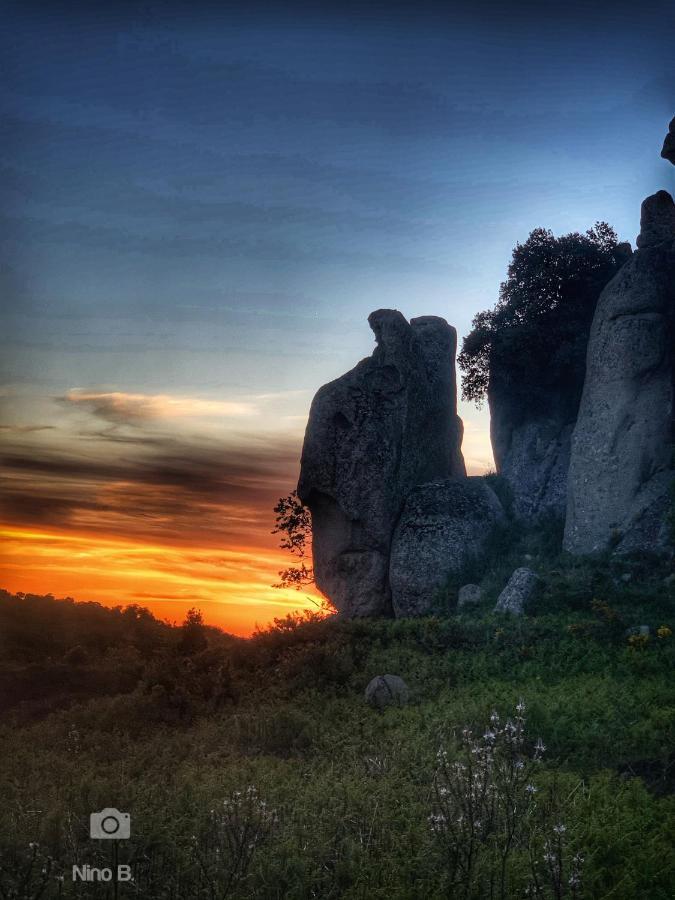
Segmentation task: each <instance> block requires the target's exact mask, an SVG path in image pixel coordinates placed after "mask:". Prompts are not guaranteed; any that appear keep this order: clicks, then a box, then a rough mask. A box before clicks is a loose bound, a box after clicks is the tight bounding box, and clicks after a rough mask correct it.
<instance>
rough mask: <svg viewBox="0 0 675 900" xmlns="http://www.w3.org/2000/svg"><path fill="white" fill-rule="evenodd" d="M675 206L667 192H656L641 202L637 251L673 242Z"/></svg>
mask: <svg viewBox="0 0 675 900" xmlns="http://www.w3.org/2000/svg"><path fill="white" fill-rule="evenodd" d="M674 233H675V204H673V198H672V197H671V196H670V194H669V193H668V191H657V192H656V193H655V194H652V195H651V196H650V197H647V198H646V199H645V200H643V201H642V207H641V209H640V234H639V235H638V237H637V247H638V250H642V249H644V248H645V247H654V246H656V245H657V244H662V243H664V242H670V243H672V241H673V234H674Z"/></svg>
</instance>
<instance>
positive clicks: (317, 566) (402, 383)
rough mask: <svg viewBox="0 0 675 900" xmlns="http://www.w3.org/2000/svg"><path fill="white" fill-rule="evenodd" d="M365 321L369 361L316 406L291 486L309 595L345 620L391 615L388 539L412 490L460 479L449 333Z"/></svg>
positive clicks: (396, 319) (382, 318) (384, 315)
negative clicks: (309, 544) (300, 509)
mask: <svg viewBox="0 0 675 900" xmlns="http://www.w3.org/2000/svg"><path fill="white" fill-rule="evenodd" d="M368 321H369V324H370V326H371V328H372V329H373V331H374V333H375V339H376V342H377V346H376V348H375V350H374V352H373V354H372V356H371V357H369V358H367V359H364V360H362V361H361V362H360V363H359V364H358V365H357V366H356V367H355V368H354V369H352V370H351V371H350V372H347V374H345V375H343V376H342V377H341V378H338V379H337V380H335V381H332V382H330V383H329V384H327V385H324V387H322V388H321V389H320V390H319V391H318V393H317V394H316V396H315V398H314V401H313V403H312V407H311V410H310V415H309V422H308V424H307V430H306V433H305V442H304V446H303V451H302V460H301V472H300V481H299V484H298V495H299V497H300V499H301V500H302V502H303V503H305V504H307V506H308V507H309V509H310V511H311V513H312V530H313V553H314V573H315V579H316V583H317V586H318V587H319V589H320V590H321V591H323V593H324V594H326V595H327V596H328V597H329V598H330V600H331V601H332V602H333V604H334V605H335V606H336V608H337V609H338V610H339V611H340V612H343V613H344V614H345V615H347V616H373V615H380V614H387V613H390V612H391V590H390V584H389V555H390V546H391V540H392V535H393V533H394V529H395V527H396V524H397V522H398V519H399V516H400V514H401V511H402V509H403V505H404V503H405V501H406V498H407V497H408V495H409V494H410V493H411V491H412V490H413V488H415V487H417V486H418V485H420V484H424V483H425V482H428V481H432V480H438V479H445V478H449V477H463V476H465V468H464V460H463V458H462V454H461V450H460V447H461V439H462V424H461V420H460V419H459V418H458V417H457V393H456V380H455V352H456V346H457V335H456V332H455V329H454V328H452V327H451V326H449V325H448V324H447V322H446V321H445V320H444V319H441V318H436V317H433V316H425V317H422V318H419V319H412V321H411V322H410V323H408V322H407V321H406V320H405V318H404V317H403V316H402V315H401V313H400V312H398V311H396V310H387V309H382V310H377V311H376V312H374V313H371V315H370V316H369V318H368Z"/></svg>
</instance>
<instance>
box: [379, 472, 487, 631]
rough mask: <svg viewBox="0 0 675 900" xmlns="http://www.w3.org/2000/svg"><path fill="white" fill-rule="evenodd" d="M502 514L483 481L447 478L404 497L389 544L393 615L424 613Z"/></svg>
mask: <svg viewBox="0 0 675 900" xmlns="http://www.w3.org/2000/svg"><path fill="white" fill-rule="evenodd" d="M502 518H503V511H502V508H501V505H500V503H499V500H498V499H497V497H496V496H495V494H494V492H493V491H492V490H491V488H489V487H488V485H487V484H486V483H485V479H483V478H448V479H444V480H442V481H434V482H430V483H427V484H423V485H420V486H419V487H417V488H415V490H414V491H412V493H411V494H410V495H409V496H408V499H407V500H406V504H405V507H404V509H403V513H402V514H401V518H400V521H399V523H398V525H397V527H396V531H395V532H394V537H393V540H392V544H391V562H390V568H389V581H390V584H391V599H392V605H393V609H394V614H395V615H396V616H423V615H427V614H428V613H429V612H430V610H431V608H432V605H433V602H434V599H435V597H436V595H437V594H438V591H439V590H440V589H441V588H442V587H443V585H444V584H445V582H446V581H447V580H448V578H449V577H450V576H451V575H458V574H459V573H460V572H461V571H462V570H463V569H464V568H465V566H466V565H467V564H468V563H470V562H471V561H473V560H474V559H475V558H476V557H479V556H480V555H481V554H482V553H483V551H484V549H485V544H486V541H487V540H488V538H489V536H490V533H491V532H492V530H493V528H494V526H495V524H496V523H497V522H499V521H501V520H502Z"/></svg>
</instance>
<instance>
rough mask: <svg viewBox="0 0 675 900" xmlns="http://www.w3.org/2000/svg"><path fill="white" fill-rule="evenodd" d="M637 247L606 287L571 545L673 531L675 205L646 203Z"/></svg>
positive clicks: (659, 541)
mask: <svg viewBox="0 0 675 900" xmlns="http://www.w3.org/2000/svg"><path fill="white" fill-rule="evenodd" d="M640 226H641V230H640V237H639V238H638V248H639V249H638V250H637V251H636V252H635V253H634V254H633V256H632V257H631V259H630V260H629V261H628V262H627V263H626V264H625V265H624V266H623V268H622V269H620V271H619V272H618V273H617V274H616V275H615V277H614V278H613V279H612V281H610V283H609V284H608V285H607V287H606V288H605V290H604V291H603V292H602V294H601V296H600V300H599V301H598V306H597V309H596V312H595V317H594V320H593V326H592V328H591V336H590V340H589V345H588V357H587V367H586V381H585V384H584V391H583V395H582V399H581V405H580V409H579V417H578V420H577V425H576V428H575V430H574V435H573V439H572V455H571V462H570V472H569V483H568V497H567V520H566V526H565V538H564V546H565V549H566V550H568V551H570V552H572V553H577V554H583V553H593V552H596V551H600V550H603V549H605V548H607V547H608V546H610V545H612V546H616V547H617V550H619V551H627V550H641V549H655V548H658V547H663V546H665V544H666V542H667V540H668V526H667V510H668V508H669V503H670V501H669V496H668V495H669V490H670V486H671V484H672V482H673V479H674V478H675V471H674V469H673V433H674V429H673V396H674V385H675V338H674V329H675V205H674V204H673V200H672V198H671V197H670V195H669V194H668V193H666V192H665V191H659V192H658V193H657V194H655V195H654V196H652V197H648V198H647V199H646V200H645V201H644V203H643V204H642V216H641V221H640Z"/></svg>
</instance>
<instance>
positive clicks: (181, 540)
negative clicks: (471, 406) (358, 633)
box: [0, 389, 490, 636]
mask: <svg viewBox="0 0 675 900" xmlns="http://www.w3.org/2000/svg"><path fill="white" fill-rule="evenodd" d="M4 399H5V405H6V406H7V407H8V408H9V409H10V411H11V406H12V403H11V401H12V399H13V397H12V395H11V393H6V395H5V398H4ZM20 399H21V400H22V403H21V408H22V409H23V408H25V405H26V403H25V400H24V398H20ZM32 404H33V405H34V407H35V408H36V409H37V410H38V411H39V413H40V417H41V420H42V421H41V424H40V426H39V427H35V426H32V425H26V424H22V423H21V421H17V422H15V424H14V425H12V426H5V427H4V429H3V456H2V462H3V484H2V518H1V519H0V521H1V523H2V524H1V525H0V546H1V552H0V587H1V588H3V589H5V590H8V591H11V592H24V593H36V594H46V593H51V594H53V595H54V596H57V597H65V596H69V597H73V598H74V599H76V600H81V601H97V602H99V603H102V604H105V605H107V606H117V605H126V604H129V603H137V604H139V605H141V606H146V607H147V608H148V609H150V610H151V611H152V612H153V613H154V614H155V615H156V616H158V617H159V618H162V619H168V620H169V621H172V622H180V621H182V620H183V619H184V617H185V613H186V612H187V610H188V609H190V608H191V607H196V608H198V609H200V610H201V612H202V614H203V616H204V619H205V621H206V622H207V623H209V624H213V625H217V626H219V627H221V628H223V629H225V630H226V631H229V632H231V633H233V634H237V635H242V636H247V635H250V634H251V633H252V632H253V631H254V630H255V628H256V627H257V626H261V627H264V626H265V625H267V624H268V623H270V622H271V621H272V620H273V619H274V618H275V617H278V616H283V615H285V614H286V613H288V612H291V611H294V610H303V609H315V608H316V605H315V604H316V603H317V602H318V601H319V599H320V595H319V594H318V592H316V591H315V590H312V589H311V588H308V589H306V590H302V591H295V590H290V589H282V590H280V589H278V588H274V587H273V586H272V585H273V584H275V583H276V582H278V580H279V572H280V570H282V569H284V568H287V567H288V566H289V565H291V564H292V562H293V558H292V557H291V556H290V555H289V554H288V553H287V552H286V551H282V550H281V549H280V548H279V540H278V537H279V536H278V535H275V534H273V533H272V530H273V528H274V512H273V507H274V505H275V503H276V501H277V499H278V498H279V497H280V496H281V495H285V494H287V493H289V492H290V491H291V490H293V488H294V486H295V483H296V480H297V473H298V466H299V458H300V450H301V446H302V432H301V430H300V429H299V428H298V425H297V422H298V420H300V421H301V422H302V420H303V418H304V416H303V415H302V413H301V412H300V410H302V408H303V407H304V408H305V409H306V408H307V405H308V398H307V396H306V394H305V393H304V392H295V391H294V392H289V393H288V394H264V395H257V396H251V395H242V396H239V397H236V398H235V399H233V400H224V399H223V398H222V397H215V396H214V397H203V398H202V397H195V396H183V395H168V394H142V393H140V392H138V391H136V392H127V393H125V392H121V391H104V390H99V391H84V390H75V389H73V390H69V391H67V392H65V393H64V394H63V395H62V396H59V397H56V398H51V399H47V400H45V399H42V401H40V400H39V399H32ZM284 404H287V406H286V408H285V407H284ZM289 404H290V406H289ZM284 410H285V414H284V415H281V416H280V415H279V412H280V411H282V412H283V411H284ZM296 411H297V412H296ZM278 422H280V423H281V429H280V428H279V427H278ZM240 423H245V424H246V430H244V429H242V428H241V426H240ZM302 424H304V422H302ZM275 426H277V427H276V430H275ZM464 452H465V455H466V458H467V464H468V468H469V470H470V471H472V472H480V471H484V470H485V469H486V468H489V464H490V459H489V448H487V436H486V434H485V430H484V429H481V427H480V425H479V424H476V422H473V421H472V420H470V419H468V420H467V422H466V427H465V439H464Z"/></svg>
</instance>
